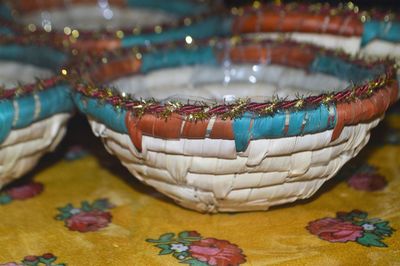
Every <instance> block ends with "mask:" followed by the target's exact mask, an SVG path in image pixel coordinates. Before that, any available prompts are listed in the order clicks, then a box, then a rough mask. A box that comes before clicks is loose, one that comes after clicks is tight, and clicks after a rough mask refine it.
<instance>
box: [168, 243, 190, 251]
mask: <svg viewBox="0 0 400 266" xmlns="http://www.w3.org/2000/svg"><path fill="white" fill-rule="evenodd" d="M171 249H172V250H174V251H176V252H183V251H186V250H188V249H189V248H188V247H187V246H185V245H183V244H181V243H179V244H172V245H171Z"/></svg>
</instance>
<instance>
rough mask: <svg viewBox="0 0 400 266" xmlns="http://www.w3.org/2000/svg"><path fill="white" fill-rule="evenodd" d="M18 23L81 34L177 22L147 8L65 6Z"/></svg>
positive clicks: (38, 13)
mask: <svg viewBox="0 0 400 266" xmlns="http://www.w3.org/2000/svg"><path fill="white" fill-rule="evenodd" d="M17 20H18V21H19V22H21V23H23V24H25V25H28V24H31V23H33V24H35V25H41V26H42V25H46V24H48V25H50V26H51V28H52V29H56V30H64V27H66V26H68V27H70V28H75V29H80V30H96V29H100V28H104V27H107V28H108V29H110V28H111V29H118V28H121V27H125V28H127V27H132V25H134V26H141V27H150V26H154V25H159V24H163V23H167V22H168V23H171V22H173V21H175V20H176V18H175V17H174V16H173V15H170V14H168V13H166V12H163V11H158V10H150V9H146V8H135V9H133V8H119V7H116V6H112V8H110V7H107V6H105V7H104V8H101V7H100V6H97V5H76V4H72V5H67V6H66V7H65V8H62V9H52V10H46V11H43V10H40V11H37V12H34V13H31V14H24V15H23V16H20V17H18V18H17Z"/></svg>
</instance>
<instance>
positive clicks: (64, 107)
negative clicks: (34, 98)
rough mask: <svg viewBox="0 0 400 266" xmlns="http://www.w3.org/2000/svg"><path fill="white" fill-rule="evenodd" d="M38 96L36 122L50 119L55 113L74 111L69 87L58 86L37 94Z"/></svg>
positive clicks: (64, 85)
mask: <svg viewBox="0 0 400 266" xmlns="http://www.w3.org/2000/svg"><path fill="white" fill-rule="evenodd" d="M38 96H39V99H40V113H39V117H38V120H40V119H44V118H47V117H50V116H52V115H54V114H56V113H64V112H71V111H72V110H73V109H74V103H73V101H72V98H71V92H70V86H69V85H66V84H60V85H58V86H56V87H54V88H51V89H48V90H44V91H42V92H40V93H38Z"/></svg>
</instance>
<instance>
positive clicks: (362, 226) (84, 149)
mask: <svg viewBox="0 0 400 266" xmlns="http://www.w3.org/2000/svg"><path fill="white" fill-rule="evenodd" d="M396 109H397V110H396ZM399 109H400V108H399V106H395V107H394V108H392V110H391V112H390V113H389V114H388V115H387V117H386V118H385V120H384V121H383V122H382V123H381V124H380V126H379V127H378V128H377V129H375V130H374V131H373V135H372V138H371V140H370V142H369V144H368V146H367V147H366V148H365V149H364V150H363V151H362V152H361V153H360V154H359V156H358V157H357V158H356V159H355V160H352V161H351V162H349V163H348V164H347V165H346V167H345V168H344V169H343V170H342V171H341V172H340V174H339V175H338V176H336V177H335V178H333V179H332V180H331V181H330V182H328V183H327V184H325V185H324V186H323V188H322V189H321V190H320V191H319V192H318V193H317V195H315V196H314V197H312V198H311V199H309V200H305V201H300V202H297V203H293V204H290V205H286V206H283V207H277V208H273V209H271V210H269V211H266V212H253V213H238V214H216V215H208V214H199V213H196V212H193V211H190V210H186V209H183V208H181V207H178V206H177V205H175V204H173V203H172V202H171V201H170V200H168V199H167V198H165V197H163V196H162V195H161V194H159V193H157V192H156V191H155V190H154V189H151V188H149V187H146V186H145V185H142V184H140V183H139V182H138V181H136V180H135V179H134V178H133V177H132V176H131V175H130V174H129V173H128V172H127V171H126V170H125V169H124V168H123V167H122V166H121V165H120V164H119V162H118V161H117V160H116V159H114V158H113V157H111V156H110V155H108V154H107V153H106V151H105V150H104V148H103V147H102V145H101V143H100V141H99V140H97V139H96V138H95V137H94V136H92V134H91V132H90V129H89V127H88V125H87V123H86V121H85V120H84V119H83V118H82V117H76V118H75V119H73V120H72V121H71V125H70V127H69V133H68V135H67V137H66V139H65V140H64V142H63V144H62V145H61V146H60V147H59V148H58V149H57V151H56V152H55V153H53V154H51V155H48V156H46V157H45V158H43V160H42V161H41V163H40V164H39V165H38V166H37V167H36V169H35V170H34V171H33V172H32V173H31V174H29V176H26V177H24V178H23V179H22V180H20V181H18V182H16V183H14V184H11V185H10V186H8V187H6V188H4V189H3V190H2V192H1V194H0V217H1V218H0V219H1V220H0V265H10V266H11V265H79V266H82V265H101V266H103V265H116V266H117V265H123V266H126V265H182V264H183V265H194V266H206V265H270V264H272V265H396V264H397V265H400V233H399V232H398V231H397V232H396V229H397V230H398V229H399V228H400V112H399Z"/></svg>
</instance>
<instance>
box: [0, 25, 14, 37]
mask: <svg viewBox="0 0 400 266" xmlns="http://www.w3.org/2000/svg"><path fill="white" fill-rule="evenodd" d="M0 35H7V36H12V35H14V32H12V30H11V29H9V28H7V27H2V26H0Z"/></svg>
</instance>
